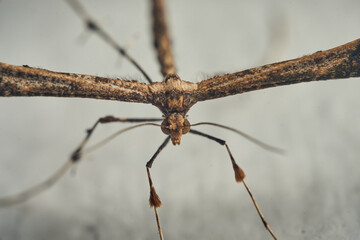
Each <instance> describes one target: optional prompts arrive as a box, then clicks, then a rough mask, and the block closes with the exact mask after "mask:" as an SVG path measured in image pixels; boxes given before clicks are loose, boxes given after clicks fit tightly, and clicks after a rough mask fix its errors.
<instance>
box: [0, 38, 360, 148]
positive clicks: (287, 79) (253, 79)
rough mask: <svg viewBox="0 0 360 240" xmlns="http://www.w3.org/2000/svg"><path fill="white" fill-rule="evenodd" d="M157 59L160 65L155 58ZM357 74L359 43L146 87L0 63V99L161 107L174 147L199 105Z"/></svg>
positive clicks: (359, 73)
mask: <svg viewBox="0 0 360 240" xmlns="http://www.w3.org/2000/svg"><path fill="white" fill-rule="evenodd" d="M166 44H167V43H166ZM159 61H160V62H162V60H161V59H160V58H159ZM164 65H166V64H164ZM170 72H171V71H170ZM358 76H360V39H358V40H355V41H353V42H350V43H347V44H345V45H342V46H339V47H336V48H333V49H330V50H327V51H319V52H316V53H314V54H311V55H307V56H304V57H300V58H297V59H293V60H288V61H284V62H279V63H274V64H269V65H264V66H261V67H256V68H252V69H249V70H244V71H241V72H236V73H231V74H225V75H221V76H215V77H212V78H210V79H207V80H204V81H201V82H200V83H191V82H188V81H184V80H181V79H180V78H179V77H178V76H177V75H176V74H172V73H170V74H168V75H167V76H166V77H165V79H164V80H163V81H162V82H155V83H151V84H145V83H139V82H137V81H125V80H121V79H112V78H103V77H96V76H90V75H84V74H73V73H58V72H52V71H48V70H44V69H38V68H31V67H28V66H23V67H21V66H14V65H9V64H5V63H0V78H1V81H0V96H5V97H7V96H53V97H82V98H95V99H107V100H117V101H125V102H137V103H151V104H153V105H155V106H156V107H158V108H159V109H160V111H161V112H162V113H163V114H164V116H165V120H166V121H167V122H168V119H169V117H170V116H171V118H172V119H174V116H172V115H174V114H176V115H178V117H176V119H177V121H178V123H179V127H175V126H174V125H172V127H171V129H172V130H176V131H174V134H173V135H172V142H173V143H174V144H179V143H180V138H181V135H182V134H180V133H181V132H182V131H183V130H182V128H183V127H182V126H183V125H184V124H185V122H184V121H185V120H186V118H187V117H186V113H187V112H188V111H189V109H190V107H191V106H193V105H194V104H195V103H197V102H198V101H205V100H209V99H215V98H221V97H225V96H229V95H234V94H239V93H243V92H249V91H253V90H259V89H265V88H269V87H276V86H282V85H289V84H294V83H301V82H309V81H319V80H329V79H343V78H350V77H358ZM180 116H181V117H180ZM171 121H174V120H171ZM170 125H171V124H170ZM185 125H186V124H185Z"/></svg>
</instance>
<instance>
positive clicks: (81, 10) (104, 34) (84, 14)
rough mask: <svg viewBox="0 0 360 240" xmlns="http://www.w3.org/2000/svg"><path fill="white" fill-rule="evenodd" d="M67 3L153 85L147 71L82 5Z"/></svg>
mask: <svg viewBox="0 0 360 240" xmlns="http://www.w3.org/2000/svg"><path fill="white" fill-rule="evenodd" d="M67 3H68V4H69V5H70V7H71V8H72V9H73V10H74V11H75V13H76V14H77V15H78V16H79V17H80V18H81V19H82V20H83V21H84V22H85V24H86V27H87V28H88V29H89V30H91V31H93V32H95V33H96V34H98V35H99V36H100V37H101V38H102V39H103V40H104V41H105V42H106V43H107V44H109V45H110V46H111V47H113V48H114V49H115V50H116V51H117V52H118V53H119V54H120V55H122V56H123V57H124V58H126V59H127V60H128V61H130V62H131V64H133V65H134V66H135V67H136V68H137V69H138V70H139V71H140V72H141V74H142V75H143V76H144V77H145V78H146V80H147V81H148V82H149V83H152V80H151V78H150V77H149V75H148V74H147V73H146V72H145V70H144V69H143V68H142V67H141V66H140V65H139V64H138V63H137V61H135V59H133V58H132V57H131V56H130V55H129V54H128V52H127V51H126V49H125V48H124V47H122V46H120V45H119V44H118V43H117V42H116V41H115V40H114V39H113V38H112V37H111V36H110V35H109V34H108V33H107V32H105V31H104V30H103V29H102V28H101V27H100V25H99V24H97V23H96V22H95V20H94V19H93V18H92V17H91V16H90V15H89V14H88V13H87V12H86V10H85V8H84V7H83V6H82V5H81V4H80V2H79V1H77V0H67Z"/></svg>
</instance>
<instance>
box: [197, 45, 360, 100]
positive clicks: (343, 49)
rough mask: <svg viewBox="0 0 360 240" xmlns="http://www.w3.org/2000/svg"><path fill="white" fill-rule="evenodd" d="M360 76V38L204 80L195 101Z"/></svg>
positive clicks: (199, 86) (200, 84) (199, 85)
mask: <svg viewBox="0 0 360 240" xmlns="http://www.w3.org/2000/svg"><path fill="white" fill-rule="evenodd" d="M359 76H360V39H357V40H355V41H353V42H350V43H347V44H345V45H342V46H339V47H336V48H332V49H330V50H327V51H319V52H316V53H314V54H311V55H307V56H304V57H301V58H297V59H293V60H288V61H284V62H279V63H274V64H269V65H264V66H261V67H256V68H251V69H249V70H245V71H241V72H236V73H231V74H225V75H222V76H215V77H213V78H210V79H207V80H204V81H201V82H200V83H199V84H198V89H197V91H196V93H194V95H193V97H194V99H196V101H205V100H208V99H215V98H221V97H225V96H229V95H234V94H239V93H243V92H249V91H253V90H259V89H264V88H268V87H277V86H282V85H289V84H295V83H301V82H309V81H318V80H328V79H342V78H350V77H359Z"/></svg>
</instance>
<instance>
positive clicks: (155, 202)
mask: <svg viewBox="0 0 360 240" xmlns="http://www.w3.org/2000/svg"><path fill="white" fill-rule="evenodd" d="M169 141H170V136H169V137H167V138H166V139H165V141H164V142H163V143H162V144H161V145H160V147H159V148H158V149H157V150H156V152H155V154H154V155H153V156H152V157H151V159H150V160H149V161H148V162H147V163H146V172H147V176H148V180H149V185H150V198H149V204H150V207H154V211H155V218H156V224H157V227H158V231H159V235H160V239H161V240H163V239H164V236H163V233H162V230H161V225H160V219H159V213H158V210H157V209H158V208H159V207H160V206H161V201H160V198H159V196H158V195H157V193H156V191H155V187H154V185H153V182H152V179H151V174H150V168H151V166H152V164H153V162H154V160H155V159H156V157H157V156H158V155H159V153H160V152H161V151H162V150H163V149H164V148H165V147H166V145H167V144H168V143H169Z"/></svg>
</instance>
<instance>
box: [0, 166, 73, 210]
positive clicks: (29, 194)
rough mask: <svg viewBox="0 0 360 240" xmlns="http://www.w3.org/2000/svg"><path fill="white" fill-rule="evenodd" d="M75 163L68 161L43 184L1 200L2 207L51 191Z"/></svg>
mask: <svg viewBox="0 0 360 240" xmlns="http://www.w3.org/2000/svg"><path fill="white" fill-rule="evenodd" d="M73 164H75V162H73V161H72V160H71V159H70V160H69V161H66V163H65V164H64V165H63V166H61V167H60V168H59V169H58V170H57V171H56V172H55V173H54V174H53V175H51V176H50V177H49V178H48V179H47V180H45V181H44V182H41V183H40V184H38V185H35V186H33V187H31V188H29V189H28V190H26V191H23V192H20V193H18V194H15V195H12V196H8V197H4V198H0V207H9V206H13V205H16V204H20V203H23V202H25V201H27V200H29V199H30V198H33V197H35V196H36V195H38V194H40V193H42V192H44V191H45V190H47V189H49V188H50V187H51V186H52V185H54V184H55V183H56V182H57V181H59V179H60V178H61V177H62V176H64V174H65V173H66V172H67V171H68V170H69V169H70V168H71V166H73Z"/></svg>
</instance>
